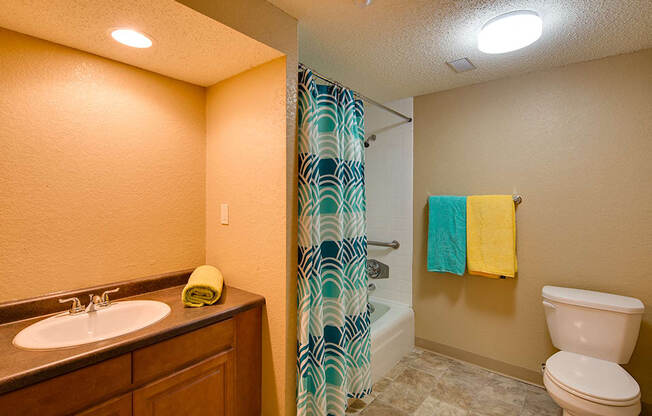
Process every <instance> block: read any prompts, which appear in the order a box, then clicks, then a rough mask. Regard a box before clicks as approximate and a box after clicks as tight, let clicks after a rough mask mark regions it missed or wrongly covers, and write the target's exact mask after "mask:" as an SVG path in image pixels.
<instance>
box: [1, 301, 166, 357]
mask: <svg viewBox="0 0 652 416" xmlns="http://www.w3.org/2000/svg"><path fill="white" fill-rule="evenodd" d="M169 313H170V307H169V306H168V305H166V304H165V303H163V302H157V301H153V300H130V301H125V302H115V303H112V304H111V306H109V307H108V308H104V309H99V310H97V311H95V312H90V313H80V314H77V315H70V314H69V313H67V312H64V313H61V314H58V315H55V316H52V317H50V318H47V319H44V320H42V321H39V322H36V323H35V324H32V325H30V326H28V327H27V328H25V329H23V330H22V331H20V332H19V333H18V335H16V337H15V338H14V345H15V346H17V347H19V348H23V349H27V350H52V349H57V348H67V347H74V346H76V345H82V344H88V343H91V342H96V341H101V340H104V339H109V338H113V337H117V336H119V335H124V334H127V333H129V332H133V331H137V330H139V329H142V328H145V327H146V326H149V325H152V324H153V323H156V322H158V321H160V320H161V319H163V318H165V317H166V316H168V314H169Z"/></svg>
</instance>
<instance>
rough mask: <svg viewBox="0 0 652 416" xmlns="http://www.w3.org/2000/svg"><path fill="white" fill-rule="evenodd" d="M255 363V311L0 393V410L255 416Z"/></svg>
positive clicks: (258, 357) (83, 415)
mask: <svg viewBox="0 0 652 416" xmlns="http://www.w3.org/2000/svg"><path fill="white" fill-rule="evenodd" d="M261 365H262V352H261V308H260V307H256V308H253V309H249V310H246V311H244V312H241V313H239V314H237V315H235V316H233V317H231V318H229V319H226V320H224V321H221V322H217V323H214V324H211V325H207V326H205V327H202V328H199V329H196V330H194V331H192V332H188V333H186V334H182V335H179V336H176V337H173V338H170V339H167V340H164V341H161V342H159V343H155V344H152V345H149V346H147V347H144V348H140V349H137V350H134V351H132V352H129V353H127V354H123V355H120V356H118V357H115V358H111V359H109V360H107V361H103V362H100V363H98V364H94V365H91V366H88V367H85V368H82V369H80V370H77V371H73V372H71V373H67V374H64V375H62V376H58V377H55V378H52V379H49V380H46V381H43V382H41V383H38V384H34V385H31V386H29V387H25V388H23V389H20V390H15V391H13V392H10V393H7V394H5V395H2V396H0V413H1V414H2V415H3V416H4V415H7V416H13V415H38V416H45V415H47V416H50V415H53V416H54V415H69V414H75V415H79V416H91V415H93V416H154V415H156V416H173V415H174V416H180V415H184V416H195V415H197V416H200V415H201V416H250V415H251V416H253V415H260V409H261ZM107 377H111V378H110V379H109V380H107Z"/></svg>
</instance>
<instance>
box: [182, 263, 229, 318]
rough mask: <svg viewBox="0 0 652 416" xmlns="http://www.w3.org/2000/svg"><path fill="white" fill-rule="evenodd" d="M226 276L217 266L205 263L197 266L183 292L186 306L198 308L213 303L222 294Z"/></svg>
mask: <svg viewBox="0 0 652 416" xmlns="http://www.w3.org/2000/svg"><path fill="white" fill-rule="evenodd" d="M223 286H224V277H222V272H220V271H219V269H218V268H217V267H213V266H210V265H208V264H205V265H203V266H199V267H197V268H196V269H195V270H194V271H193V272H192V274H191V275H190V279H188V284H186V287H184V288H183V292H181V300H182V301H183V304H184V305H186V306H190V307H192V308H198V307H200V306H204V305H212V304H214V303H215V302H217V300H218V299H219V298H220V296H222V287H223Z"/></svg>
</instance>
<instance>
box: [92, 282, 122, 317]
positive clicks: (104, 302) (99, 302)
mask: <svg viewBox="0 0 652 416" xmlns="http://www.w3.org/2000/svg"><path fill="white" fill-rule="evenodd" d="M119 290H120V288H119V287H116V288H115V289H111V290H105V291H104V292H102V296H97V295H93V294H90V295H88V296H89V297H90V300H89V302H88V306H86V312H95V311H96V310H98V309H101V308H108V307H109V306H111V301H110V300H109V293H116V292H117V291H119Z"/></svg>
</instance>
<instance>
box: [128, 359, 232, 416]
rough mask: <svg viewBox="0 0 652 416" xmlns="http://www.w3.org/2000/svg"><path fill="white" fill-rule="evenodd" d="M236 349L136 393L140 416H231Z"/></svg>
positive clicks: (135, 407) (134, 404) (135, 403)
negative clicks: (234, 352)
mask: <svg viewBox="0 0 652 416" xmlns="http://www.w3.org/2000/svg"><path fill="white" fill-rule="evenodd" d="M233 356H234V354H233V350H229V351H226V352H223V353H221V354H219V355H216V356H214V357H210V358H207V359H205V360H204V361H201V362H199V363H197V364H195V365H193V366H190V367H188V368H186V369H184V370H182V371H179V372H177V373H173V374H171V375H169V376H167V377H165V378H162V379H160V380H157V381H155V382H153V383H151V384H149V385H147V386H145V387H142V388H140V389H138V390H135V391H134V396H133V406H134V414H135V415H138V416H179V415H184V416H232V415H233V409H234V394H235V392H234V378H235V369H234V359H233Z"/></svg>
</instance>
